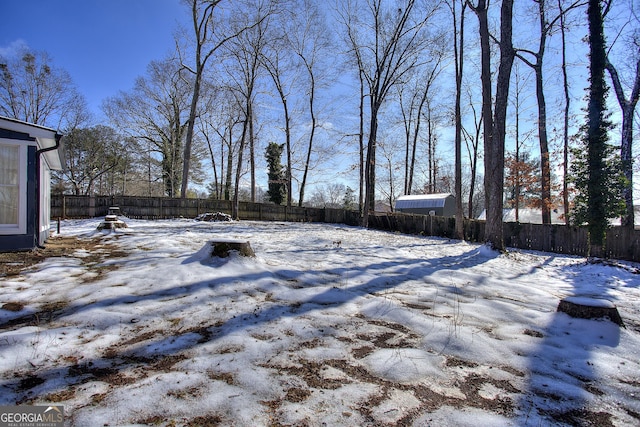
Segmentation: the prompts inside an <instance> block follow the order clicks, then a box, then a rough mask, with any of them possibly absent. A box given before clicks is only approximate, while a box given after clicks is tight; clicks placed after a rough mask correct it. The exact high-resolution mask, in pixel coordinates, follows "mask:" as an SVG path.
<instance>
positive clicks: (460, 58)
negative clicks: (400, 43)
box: [450, 0, 475, 240]
mask: <svg viewBox="0 0 640 427" xmlns="http://www.w3.org/2000/svg"><path fill="white" fill-rule="evenodd" d="M456 3H457V0H452V1H451V4H450V8H451V15H452V17H453V28H454V34H453V55H454V62H455V68H456V69H455V71H456V101H455V107H454V109H455V110H454V121H455V127H456V130H455V132H456V134H455V157H456V159H455V162H456V164H455V181H456V182H455V195H456V225H455V227H456V230H455V233H456V237H457V238H458V239H461V240H462V239H464V212H463V209H462V75H463V71H464V12H465V9H466V7H467V2H466V1H464V0H461V1H460V3H461V10H460V17H459V18H460V26H459V27H458V15H457V13H456ZM474 178H475V177H474ZM474 178H472V179H474ZM470 212H471V211H470Z"/></svg>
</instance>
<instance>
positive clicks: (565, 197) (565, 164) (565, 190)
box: [558, 0, 571, 225]
mask: <svg viewBox="0 0 640 427" xmlns="http://www.w3.org/2000/svg"><path fill="white" fill-rule="evenodd" d="M558 10H559V11H560V33H561V35H562V82H563V88H564V111H563V113H564V114H563V119H564V121H563V128H564V129H563V135H562V142H563V154H564V156H563V160H562V169H563V172H562V173H563V179H562V204H563V206H564V221H565V224H566V225H569V224H570V223H571V221H570V220H569V185H568V184H569V111H570V107H571V97H570V96H569V75H568V73H567V39H566V34H565V30H566V28H565V23H564V19H565V16H564V10H562V0H558Z"/></svg>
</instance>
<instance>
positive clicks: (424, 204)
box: [395, 193, 456, 216]
mask: <svg viewBox="0 0 640 427" xmlns="http://www.w3.org/2000/svg"><path fill="white" fill-rule="evenodd" d="M395 210H396V212H403V213H414V214H420V215H431V212H433V215H437V216H455V215H456V198H455V196H454V195H453V194H451V193H439V194H416V195H410V196H400V197H398V199H397V200H396V206H395Z"/></svg>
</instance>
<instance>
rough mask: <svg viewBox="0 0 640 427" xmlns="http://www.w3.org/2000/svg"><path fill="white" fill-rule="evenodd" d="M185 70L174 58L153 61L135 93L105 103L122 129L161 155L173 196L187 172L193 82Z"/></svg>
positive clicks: (164, 176)
mask: <svg viewBox="0 0 640 427" xmlns="http://www.w3.org/2000/svg"><path fill="white" fill-rule="evenodd" d="M183 73H184V70H183V69H182V68H181V67H180V64H179V63H177V62H175V61H173V60H171V59H167V60H164V61H152V62H151V63H150V64H149V66H148V67H147V75H146V76H143V77H139V78H137V79H136V82H135V85H134V88H133V90H132V91H131V92H121V93H120V94H119V95H117V96H113V97H110V98H107V99H106V100H105V101H104V102H103V105H102V108H103V110H104V112H105V114H106V115H107V117H109V119H110V120H111V122H112V123H114V124H115V125H116V126H117V127H118V128H119V129H120V130H121V131H122V132H125V133H126V134H128V135H129V136H131V137H134V138H136V139H137V140H139V141H148V142H149V143H150V144H151V145H152V147H153V150H154V151H155V152H157V153H159V154H160V162H161V165H162V181H163V182H164V186H165V194H166V195H167V196H169V197H176V196H177V195H178V190H179V189H180V182H181V178H182V172H183V171H182V166H183V159H182V155H183V142H184V139H185V131H186V129H187V121H188V113H189V82H188V81H186V80H185V77H184V76H183V75H182V74H183ZM192 154H194V153H192ZM196 164H197V161H196ZM195 169H197V168H195ZM194 171H195V170H192V172H194Z"/></svg>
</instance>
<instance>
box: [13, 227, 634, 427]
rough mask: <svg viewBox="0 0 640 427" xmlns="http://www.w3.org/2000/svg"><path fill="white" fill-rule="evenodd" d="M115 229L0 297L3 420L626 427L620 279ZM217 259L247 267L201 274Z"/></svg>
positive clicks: (630, 394)
mask: <svg viewBox="0 0 640 427" xmlns="http://www.w3.org/2000/svg"><path fill="white" fill-rule="evenodd" d="M125 221H126V222H127V223H128V225H129V228H127V229H120V230H117V231H116V232H111V233H103V232H98V231H96V227H97V225H98V223H99V222H100V221H99V220H82V221H64V222H63V223H62V230H61V235H62V236H77V237H80V238H81V239H82V240H83V241H84V240H87V241H93V246H92V249H91V250H84V249H77V250H76V251H75V252H73V253H72V254H70V255H69V256H66V257H59V258H48V259H46V260H44V261H43V262H41V263H39V264H37V265H35V266H34V267H32V268H31V269H29V270H28V271H26V272H23V273H22V274H21V275H19V276H10V277H5V278H2V279H0V289H1V292H2V294H1V295H2V299H1V303H0V305H4V304H7V303H10V302H13V303H16V304H17V306H18V307H22V306H23V308H22V309H21V310H20V311H9V310H0V405H14V404H46V403H56V404H61V405H64V409H65V414H66V421H67V422H66V424H68V425H73V426H106V425H109V426H115V425H118V426H121V425H159V426H181V425H186V426H207V425H217V424H220V425H237V426H245V425H246V426H262V425H265V426H266V425H310V426H320V425H328V426H338V425H349V426H356V425H398V424H401V425H419V426H425V425H433V426H442V425H447V426H455V425H459V426H465V425H469V426H479V425H491V426H500V425H510V426H522V425H530V426H539V425H562V424H563V423H566V424H568V425H599V426H600V425H619V426H623V425H624V426H628V425H640V275H638V274H634V268H637V265H635V266H632V268H622V267H620V266H608V265H603V264H591V263H587V262H586V260H585V259H583V258H579V257H569V256H561V255H555V254H546V253H533V252H521V251H511V252H509V253H507V254H498V253H495V252H492V251H490V250H489V249H487V248H486V247H484V246H481V245H475V244H468V243H464V242H459V241H453V240H447V239H437V238H428V237H419V236H406V235H401V234H393V233H386V232H379V231H373V230H365V229H361V228H356V227H347V226H339V225H327V224H307V223H264V222H230V223H229V222H225V223H206V222H196V221H191V220H173V221H155V222H152V221H135V220H125ZM56 238H58V237H55V236H54V237H53V239H54V240H55V239H56ZM96 239H99V241H97V242H96V241H95V240H96ZM215 239H241V240H248V241H250V243H251V246H252V248H253V249H254V250H255V253H256V257H255V258H245V257H240V256H237V255H232V256H230V257H228V258H212V257H211V256H210V252H211V251H210V243H209V242H210V241H211V240H215ZM569 296H579V297H590V298H594V297H595V298H603V299H607V300H609V301H611V302H613V303H615V304H616V306H617V307H618V309H619V311H620V314H621V316H622V318H623V320H624V322H625V324H626V328H620V327H619V326H618V325H616V324H614V323H612V322H609V321H606V320H582V319H574V318H571V317H569V316H567V315H566V314H564V313H558V312H556V308H557V306H558V303H559V301H560V300H561V299H562V298H565V297H569ZM9 306H10V305H8V306H6V307H9Z"/></svg>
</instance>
